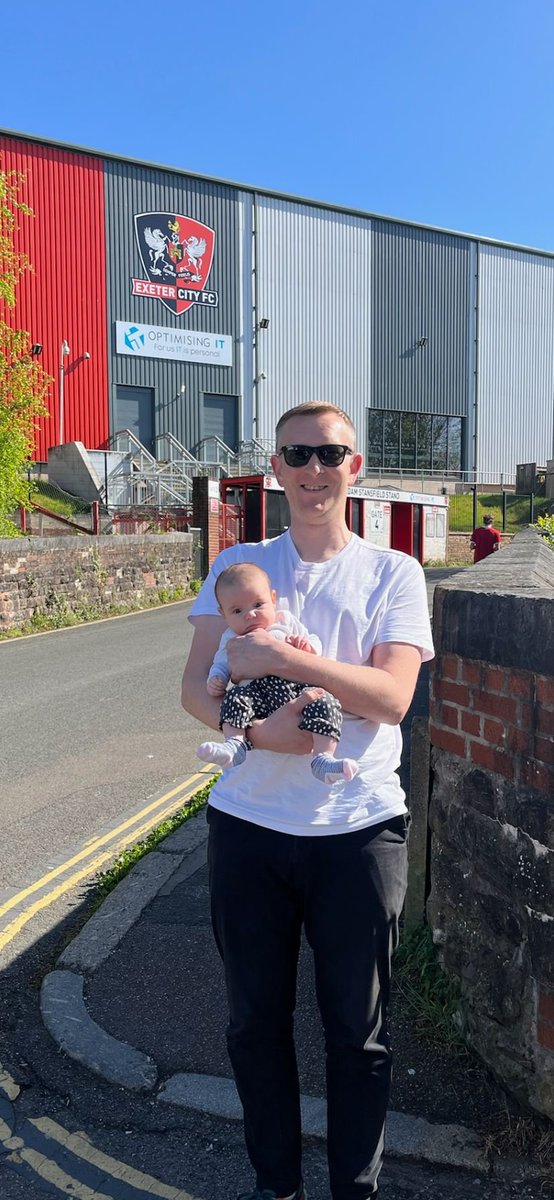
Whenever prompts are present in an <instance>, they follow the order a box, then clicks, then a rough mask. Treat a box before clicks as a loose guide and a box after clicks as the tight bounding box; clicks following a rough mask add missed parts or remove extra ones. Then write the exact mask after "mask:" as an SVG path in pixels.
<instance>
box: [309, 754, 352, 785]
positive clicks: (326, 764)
mask: <svg viewBox="0 0 554 1200" xmlns="http://www.w3.org/2000/svg"><path fill="white" fill-rule="evenodd" d="M311 768H312V774H313V775H315V777H316V779H319V781H320V783H328V784H331V783H338V782H339V780H341V779H353V778H354V776H355V775H357V774H358V764H357V763H356V762H354V759H353V758H333V756H332V754H316V756H315V758H312V762H311Z"/></svg>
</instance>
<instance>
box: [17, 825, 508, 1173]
mask: <svg viewBox="0 0 554 1200" xmlns="http://www.w3.org/2000/svg"><path fill="white" fill-rule="evenodd" d="M206 846H207V824H206V818H205V812H204V811H202V812H200V813H199V814H198V815H197V816H195V817H193V818H191V819H189V820H188V821H187V822H185V823H184V824H183V825H182V826H181V827H180V828H179V829H178V830H177V831H175V832H174V833H173V834H171V835H170V836H169V837H168V838H166V839H165V841H163V842H162V843H160V844H159V846H158V847H157V849H156V850H154V851H151V852H150V853H149V854H147V855H146V856H145V857H144V858H143V859H141V860H140V861H139V862H138V863H137V864H136V865H135V867H134V868H133V870H132V871H131V872H130V873H129V875H127V876H126V878H125V879H123V880H122V881H121V883H119V884H118V886H117V887H116V888H115V889H114V891H113V892H112V893H110V895H109V896H108V897H107V898H106V900H105V901H104V902H103V904H102V906H101V907H100V908H99V909H98V910H97V912H95V913H94V915H93V916H92V917H91V918H90V919H89V920H88V922H87V923H86V925H85V926H84V927H83V928H82V929H81V931H80V932H79V933H78V935H77V936H76V937H75V938H74V939H73V941H71V942H70V944H69V945H68V946H67V947H66V948H65V949H64V951H63V953H62V954H61V955H60V956H59V958H58V959H57V961H56V963H55V967H54V969H53V970H52V971H50V972H49V974H47V975H46V976H45V978H44V980H43V983H42V989H41V996H40V1007H41V1014H42V1020H43V1022H44V1025H45V1026H46V1029H47V1030H48V1032H49V1034H50V1036H51V1037H52V1038H53V1040H54V1042H55V1043H56V1044H57V1046H58V1047H59V1048H60V1050H62V1051H63V1052H64V1053H65V1054H66V1055H68V1056H69V1057H70V1058H71V1059H73V1060H75V1061H77V1062H78V1063H80V1064H82V1065H83V1066H85V1067H87V1068H88V1069H89V1070H90V1071H92V1072H94V1073H95V1074H96V1075H97V1076H99V1077H101V1078H102V1079H104V1080H107V1081H109V1082H110V1083H111V1084H112V1085H115V1086H116V1087H118V1088H123V1089H127V1090H128V1091H129V1092H130V1093H134V1094H136V1095H138V1094H140V1095H142V1096H147V1097H149V1099H150V1102H151V1103H153V1104H154V1105H155V1106H157V1107H158V1108H159V1109H160V1110H162V1109H164V1110H165V1111H168V1110H169V1108H170V1107H171V1106H173V1109H175V1108H185V1109H189V1110H196V1111H197V1112H201V1113H205V1114H211V1115H212V1116H216V1117H222V1118H226V1119H227V1120H237V1121H239V1120H241V1118H242V1113H241V1107H240V1103H239V1100H238V1096H237V1093H236V1090H235V1085H234V1082H233V1081H232V1079H231V1077H230V1069H229V1064H228V1060H227V1053H226V1045H225V1023H226V1004H225V992H224V981H223V972H222V967H221V963H220V960H219V957H218V955H217V952H216V950H215V946H214V943H213V938H212V933H211V927H210V919H209V901H208V885H207V866H206ZM296 1041H297V1051H298V1059H299V1072H300V1082H301V1089H302V1115H303V1130H304V1134H305V1136H307V1137H312V1138H316V1139H324V1138H325V1101H324V1073H323V1060H324V1053H323V1042H322V1038H321V1034H320V1030H319V1018H318V1015H317V1011H316V1010H315V1002H314V998H313V981H312V977H311V964H310V957H309V954H308V952H307V951H306V948H303V951H302V954H301V962H300V972H299V1001H298V1009H297V1019H296ZM386 1151H387V1155H388V1156H391V1157H393V1158H397V1159H407V1160H411V1161H412V1162H413V1161H414V1160H417V1161H420V1162H425V1163H429V1164H434V1165H436V1166H447V1167H450V1168H452V1167H454V1168H461V1169H465V1170H468V1171H472V1172H479V1173H484V1174H486V1175H488V1176H489V1178H490V1177H491V1175H493V1174H494V1175H495V1176H496V1177H498V1178H499V1179H500V1178H505V1179H506V1178H510V1179H511V1180H513V1179H514V1178H521V1179H523V1178H525V1177H526V1169H525V1166H524V1164H523V1163H522V1162H511V1163H510V1162H507V1161H506V1160H504V1161H500V1160H498V1161H497V1162H496V1163H494V1164H491V1161H490V1158H489V1157H488V1155H487V1151H486V1147H485V1144H484V1141H483V1139H482V1138H481V1137H480V1136H479V1134H478V1133H476V1132H474V1131H473V1130H471V1129H468V1128H467V1127H466V1126H462V1125H457V1124H452V1123H448V1124H435V1123H431V1122H430V1121H428V1120H425V1119H423V1118H422V1117H420V1116H418V1115H417V1114H414V1115H408V1114H406V1113H404V1112H394V1111H393V1112H391V1113H390V1114H389V1118H388V1123H387V1139H386Z"/></svg>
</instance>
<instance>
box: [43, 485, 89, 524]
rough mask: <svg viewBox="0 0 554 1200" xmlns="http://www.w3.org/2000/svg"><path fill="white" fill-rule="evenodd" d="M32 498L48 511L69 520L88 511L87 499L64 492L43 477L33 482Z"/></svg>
mask: <svg viewBox="0 0 554 1200" xmlns="http://www.w3.org/2000/svg"><path fill="white" fill-rule="evenodd" d="M33 499H34V501H35V503H36V504H40V505H41V507H42V508H47V509H48V511H49V512H52V513H56V514H58V515H59V516H62V517H69V519H70V520H71V519H72V518H74V517H76V516H80V515H81V513H90V501H89V500H82V499H81V498H80V496H71V495H70V493H69V492H64V491H63V490H62V488H59V487H57V486H56V485H55V484H53V483H47V482H46V481H45V480H44V479H38V480H37V481H36V483H34V484H33Z"/></svg>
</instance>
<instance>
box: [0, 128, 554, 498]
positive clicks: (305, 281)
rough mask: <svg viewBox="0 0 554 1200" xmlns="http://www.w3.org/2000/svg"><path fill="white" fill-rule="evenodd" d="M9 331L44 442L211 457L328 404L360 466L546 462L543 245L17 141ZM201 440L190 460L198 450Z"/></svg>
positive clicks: (549, 362)
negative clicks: (40, 403) (16, 253)
mask: <svg viewBox="0 0 554 1200" xmlns="http://www.w3.org/2000/svg"><path fill="white" fill-rule="evenodd" d="M0 166H1V167H2V169H3V170H4V171H8V170H15V171H17V172H20V173H22V175H23V176H24V182H23V184H22V188H21V198H22V199H23V200H24V201H25V202H26V203H28V204H29V205H30V207H31V208H32V210H33V213H34V216H33V217H32V218H26V217H22V218H21V220H20V226H21V229H20V233H19V234H18V248H19V249H21V250H23V251H25V253H26V254H27V255H28V258H29V260H30V262H31V263H32V265H33V272H32V273H28V274H27V275H26V276H25V277H24V279H23V280H22V281H21V283H20V285H19V289H18V303H17V309H16V310H15V314H14V315H13V317H11V318H10V319H13V320H14V322H15V324H17V326H18V327H19V328H24V329H26V330H28V332H29V337H30V343H33V344H34V349H35V351H37V348H41V350H39V351H38V352H39V353H40V354H41V357H40V361H41V363H42V365H43V366H44V369H45V370H46V371H47V373H48V374H49V375H51V376H52V379H53V383H52V386H51V389H50V393H49V401H48V404H49V412H50V416H49V418H48V419H45V420H44V421H42V422H41V426H40V429H39V432H38V437H37V446H36V458H37V460H38V461H41V462H45V461H46V460H47V457H48V450H49V447H53V446H58V445H60V444H62V443H68V442H81V443H82V444H83V445H84V446H85V447H87V448H89V449H98V448H101V447H106V446H109V445H113V444H114V440H113V439H114V435H115V434H116V433H117V432H118V431H120V430H123V429H126V430H130V431H131V433H132V434H133V435H134V436H135V437H136V439H137V440H138V441H139V442H140V443H141V444H142V445H143V446H144V447H145V448H146V450H147V451H149V452H150V453H152V454H153V455H154V456H155V457H156V458H163V457H166V456H167V444H168V442H172V443H173V444H174V445H175V444H178V445H179V446H180V447H182V448H185V450H186V451H187V452H190V453H191V455H193V456H195V457H196V458H204V459H205V458H206V457H209V455H207V454H206V452H205V448H206V447H207V446H208V445H209V444H211V445H212V446H213V445H214V444H216V443H215V439H219V441H218V442H217V445H220V446H221V445H222V444H223V445H224V446H227V447H229V448H230V449H231V450H235V449H236V448H237V447H239V446H240V444H241V443H244V442H252V441H254V444H259V445H260V446H261V447H266V448H267V447H269V446H270V445H271V441H272V437H273V430H274V427H275V423H276V420H277V418H278V417H279V415H280V414H281V413H282V411H283V410H284V409H285V408H288V407H290V406H291V405H293V404H297V403H301V402H302V401H305V400H312V399H321V400H329V401H332V402H334V403H339V404H341V405H343V406H344V407H345V408H346V409H347V411H348V412H349V414H350V415H351V417H352V419H353V421H354V423H355V424H356V426H357V428H358V430H359V433H360V435H361V440H362V442H363V448H364V450H365V458H366V472H365V473H366V474H367V475H368V476H375V475H376V474H379V475H381V474H385V475H386V474H389V475H399V474H401V473H402V475H406V474H410V473H414V474H417V475H420V476H423V475H425V477H426V478H428V479H429V478H432V477H433V476H436V478H437V479H440V478H441V477H444V476H449V477H450V478H451V479H455V478H458V479H471V480H476V481H477V482H479V481H484V482H485V481H486V482H498V481H500V479H501V477H502V478H503V480H504V482H506V483H510V482H513V480H514V477H515V471H516V464H517V463H532V462H536V463H545V462H546V460H547V459H549V458H552V457H554V446H553V428H554V320H553V313H554V254H552V253H548V252H545V251H540V250H533V249H529V248H527V247H523V246H516V245H509V244H506V243H502V242H497V241H494V240H492V239H490V238H481V237H479V236H474V235H470V234H464V233H455V232H452V231H449V230H444V229H437V228H433V227H429V226H422V225H417V224H415V223H411V222H408V221H400V220H396V219H393V218H390V217H384V216H378V215H374V214H372V213H365V212H360V211H355V210H351V209H347V208H340V207H338V206H332V205H330V204H325V203H323V202H316V201H312V200H305V199H301V198H298V197H294V196H287V195H282V194H279V193H276V192H271V191H266V190H259V189H257V188H255V187H252V186H249V185H242V184H236V183H230V182H227V181H224V180H218V179H210V178H207V177H204V176H198V175H193V174H189V173H187V172H186V171H184V170H177V169H174V168H169V167H164V166H159V165H157V164H153V163H146V162H139V161H136V160H133V159H125V158H120V157H117V156H115V155H113V154H105V153H102V152H97V151H92V150H86V149H83V148H81V147H76V146H69V145H65V144H61V143H57V142H52V141H46V140H44V139H40V138H36V137H30V136H27V135H22V134H17V133H12V132H9V131H3V132H1V133H0ZM203 447H204V452H203Z"/></svg>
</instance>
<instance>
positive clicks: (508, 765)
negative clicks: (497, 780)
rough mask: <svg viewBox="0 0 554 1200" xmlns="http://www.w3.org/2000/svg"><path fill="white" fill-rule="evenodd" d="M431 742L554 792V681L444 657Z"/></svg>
mask: <svg viewBox="0 0 554 1200" xmlns="http://www.w3.org/2000/svg"><path fill="white" fill-rule="evenodd" d="M431 743H432V745H434V746H436V747H437V748H438V749H440V750H445V751H447V753H449V754H454V755H456V756H457V757H458V758H462V759H464V760H466V761H470V762H472V763H474V764H475V766H478V767H481V768H482V769H483V770H485V771H492V772H494V773H496V774H498V775H502V776H503V777H504V778H505V779H511V780H512V781H513V782H514V784H515V785H516V786H518V785H521V786H522V787H532V788H534V789H536V790H537V791H539V792H546V793H547V794H552V793H554V680H552V679H550V678H547V677H546V676H541V675H537V674H535V673H533V672H531V671H523V670H514V669H513V668H504V667H496V666H492V665H491V664H490V663H486V662H480V661H478V660H476V659H465V658H462V657H460V656H458V655H456V654H442V655H439V657H438V658H437V659H436V661H435V664H434V671H433V679H432V688H431Z"/></svg>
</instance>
